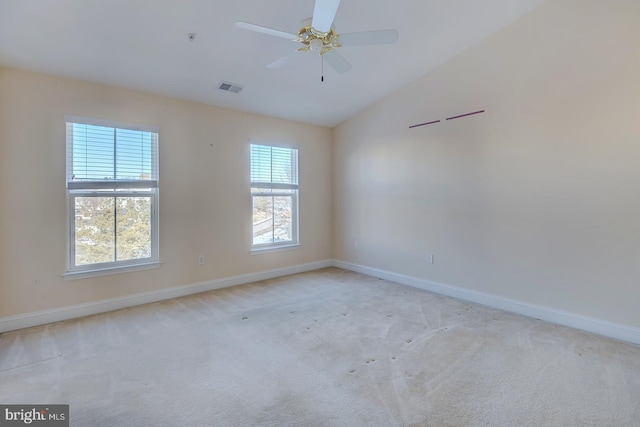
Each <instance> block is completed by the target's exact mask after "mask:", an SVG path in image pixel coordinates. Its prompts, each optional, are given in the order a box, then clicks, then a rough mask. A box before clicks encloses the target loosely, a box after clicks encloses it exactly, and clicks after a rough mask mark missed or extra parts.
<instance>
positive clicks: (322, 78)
mask: <svg viewBox="0 0 640 427" xmlns="http://www.w3.org/2000/svg"><path fill="white" fill-rule="evenodd" d="M320 63H321V64H322V65H321V66H320V68H321V70H322V75H321V76H320V81H321V82H324V57H323V56H322V55H320Z"/></svg>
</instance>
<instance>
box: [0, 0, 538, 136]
mask: <svg viewBox="0 0 640 427" xmlns="http://www.w3.org/2000/svg"><path fill="white" fill-rule="evenodd" d="M545 1H547V0H483V1H478V0H446V1H445V0H393V1H391V0H389V1H382V0H377V1H376V0H342V3H341V4H340V7H339V9H338V12H337V15H336V18H335V20H334V24H335V26H336V32H337V33H347V32H356V31H367V30H379V29H387V28H395V29H397V30H398V32H399V33H400V37H399V39H398V41H397V42H396V44H394V45H380V46H361V47H343V48H340V53H341V54H342V56H344V57H345V58H346V59H347V60H348V61H349V62H350V63H351V64H352V65H353V68H352V69H351V70H350V71H349V72H347V73H345V74H337V73H336V72H335V71H333V69H331V68H330V67H328V66H326V64H325V69H324V75H325V81H324V83H322V82H321V81H320V76H321V60H320V57H319V56H317V54H313V53H307V54H300V55H299V56H296V57H295V58H294V59H293V60H292V61H290V62H289V63H288V64H287V65H286V66H285V67H284V68H278V69H268V68H266V67H265V65H266V64H268V63H270V62H272V61H274V60H275V59H278V58H279V57H281V56H283V55H285V54H287V53H289V52H291V51H293V50H295V49H296V44H295V43H293V42H290V41H288V40H286V39H282V38H277V37H272V36H268V35H264V34H259V33H254V32H250V31H246V30H242V29H239V28H237V27H236V26H235V25H234V22H235V21H239V20H242V21H248V22H251V23H255V24H259V25H263V26H267V27H271V28H276V29H279V30H282V31H285V32H290V33H297V31H298V29H299V27H300V21H301V20H302V19H304V18H306V17H310V16H311V15H312V14H313V9H314V0H242V1H239V0H236V1H233V0H229V1H220V0H217V1H216V0H108V1H107V0H0V64H1V65H6V66H11V67H17V68H24V69H28V70H34V71H40V72H44V73H49V74H54V75H60V76H67V77H73V78H77V79H82V80H89V81H94V82H100V83H105V84H109V85H115V86H121V87H127V88H133V89H138V90H142V91H146V92H152V93H157V94H162V95H168V96H172V97H176V98H182V99H188V100H192V101H197V102H202V103H206V104H211V105H217V106H222V107H227V108H232V109H237V110H243V111H249V112H254V113H259V114H265V115H269V116H274V117H281V118H287V119H291V120H296V121H301V122H305V123H312V124H317V125H322V126H329V127H333V126H335V125H337V124H339V123H340V122H342V121H343V120H345V119H347V118H349V117H351V116H352V115H354V114H356V113H358V112H360V111H362V110H363V109H365V108H366V107H367V106H369V105H371V104H372V103H374V102H376V101H378V100H379V99H381V98H383V97H385V96H386V95H389V94H390V93H392V92H394V91H396V90H398V89H400V88H402V87H403V86H405V85H407V84H408V83H410V82H411V81H413V80H415V79H417V78H419V77H420V76H422V75H424V74H425V73H427V72H428V71H429V70H432V69H433V68H435V67H437V66H438V65H440V64H442V63H443V62H445V61H447V60H448V59H450V58H452V57H454V56H455V55H457V54H459V53H461V52H463V51H464V50H466V49H468V48H469V47H471V46H473V45H474V44H477V43H478V42H479V41H480V40H482V39H483V38H485V37H487V36H488V35H489V34H491V33H493V32H495V31H497V30H499V29H501V28H503V27H504V26H506V25H508V24H510V23H512V22H513V21H515V20H517V19H518V18H520V17H521V16H523V15H524V14H526V13H527V12H529V11H531V10H533V9H534V8H536V7H538V6H540V5H541V4H542V3H544V2H545ZM187 33H196V34H197V37H196V39H195V40H194V41H193V42H190V41H189V40H188V38H187ZM221 80H226V81H230V82H233V83H237V84H240V85H242V86H244V90H243V91H242V92H241V93H240V94H232V93H228V92H223V91H220V90H218V89H217V86H218V84H219V82H220V81H221Z"/></svg>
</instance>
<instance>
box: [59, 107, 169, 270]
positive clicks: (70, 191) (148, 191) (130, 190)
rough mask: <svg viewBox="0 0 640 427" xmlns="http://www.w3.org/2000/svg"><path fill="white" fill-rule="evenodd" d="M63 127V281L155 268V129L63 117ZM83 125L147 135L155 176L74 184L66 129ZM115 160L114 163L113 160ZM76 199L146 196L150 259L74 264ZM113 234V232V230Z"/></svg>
mask: <svg viewBox="0 0 640 427" xmlns="http://www.w3.org/2000/svg"><path fill="white" fill-rule="evenodd" d="M65 122H66V126H67V136H66V138H67V142H66V149H67V151H66V163H67V173H66V199H67V263H66V272H65V274H64V275H63V276H64V278H65V279H66V280H69V279H77V278H85V277H93V276H102V275H107V274H115V273H124V272H129V271H137V270H146V269H149V268H156V267H158V266H159V264H160V255H159V242H158V234H159V218H158V203H159V185H158V175H159V167H158V166H159V159H158V157H159V156H158V134H159V128H158V127H153V126H141V125H135V124H130V123H121V122H114V121H109V120H99V119H93V118H87V117H80V116H71V115H65ZM74 123H75V124H86V125H95V126H103V127H108V128H114V129H123V130H133V131H143V132H149V133H151V134H152V135H153V136H152V138H153V145H152V147H153V148H152V153H151V161H152V168H153V169H154V170H155V173H154V175H155V176H153V177H151V179H148V180H117V181H116V180H108V181H105V180H95V181H74V180H73V179H72V176H73V170H72V168H73V159H72V157H73V137H72V136H70V135H69V126H70V125H71V126H72V125H73V124H74ZM114 161H115V160H114ZM76 197H114V198H115V197H125V198H126V197H148V198H149V199H150V204H151V212H150V214H151V219H150V221H151V224H150V228H151V242H150V244H151V256H150V257H147V258H138V259H132V260H124V261H118V260H116V261H111V262H102V263H94V264H86V265H76V248H75V244H76V239H75V231H76V217H75V213H76V212H75V199H76ZM114 233H115V231H114Z"/></svg>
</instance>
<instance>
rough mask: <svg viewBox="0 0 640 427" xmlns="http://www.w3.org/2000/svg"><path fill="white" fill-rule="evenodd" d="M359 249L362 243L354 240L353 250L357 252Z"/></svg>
mask: <svg viewBox="0 0 640 427" xmlns="http://www.w3.org/2000/svg"><path fill="white" fill-rule="evenodd" d="M358 249H360V244H359V243H358V242H353V250H354V251H356V252H357V251H358Z"/></svg>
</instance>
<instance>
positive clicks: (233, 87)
mask: <svg viewBox="0 0 640 427" xmlns="http://www.w3.org/2000/svg"><path fill="white" fill-rule="evenodd" d="M218 89H220V90H224V91H227V92H232V93H240V92H241V91H242V86H240V85H237V84H235V83H229V82H220V84H219V85H218Z"/></svg>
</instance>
